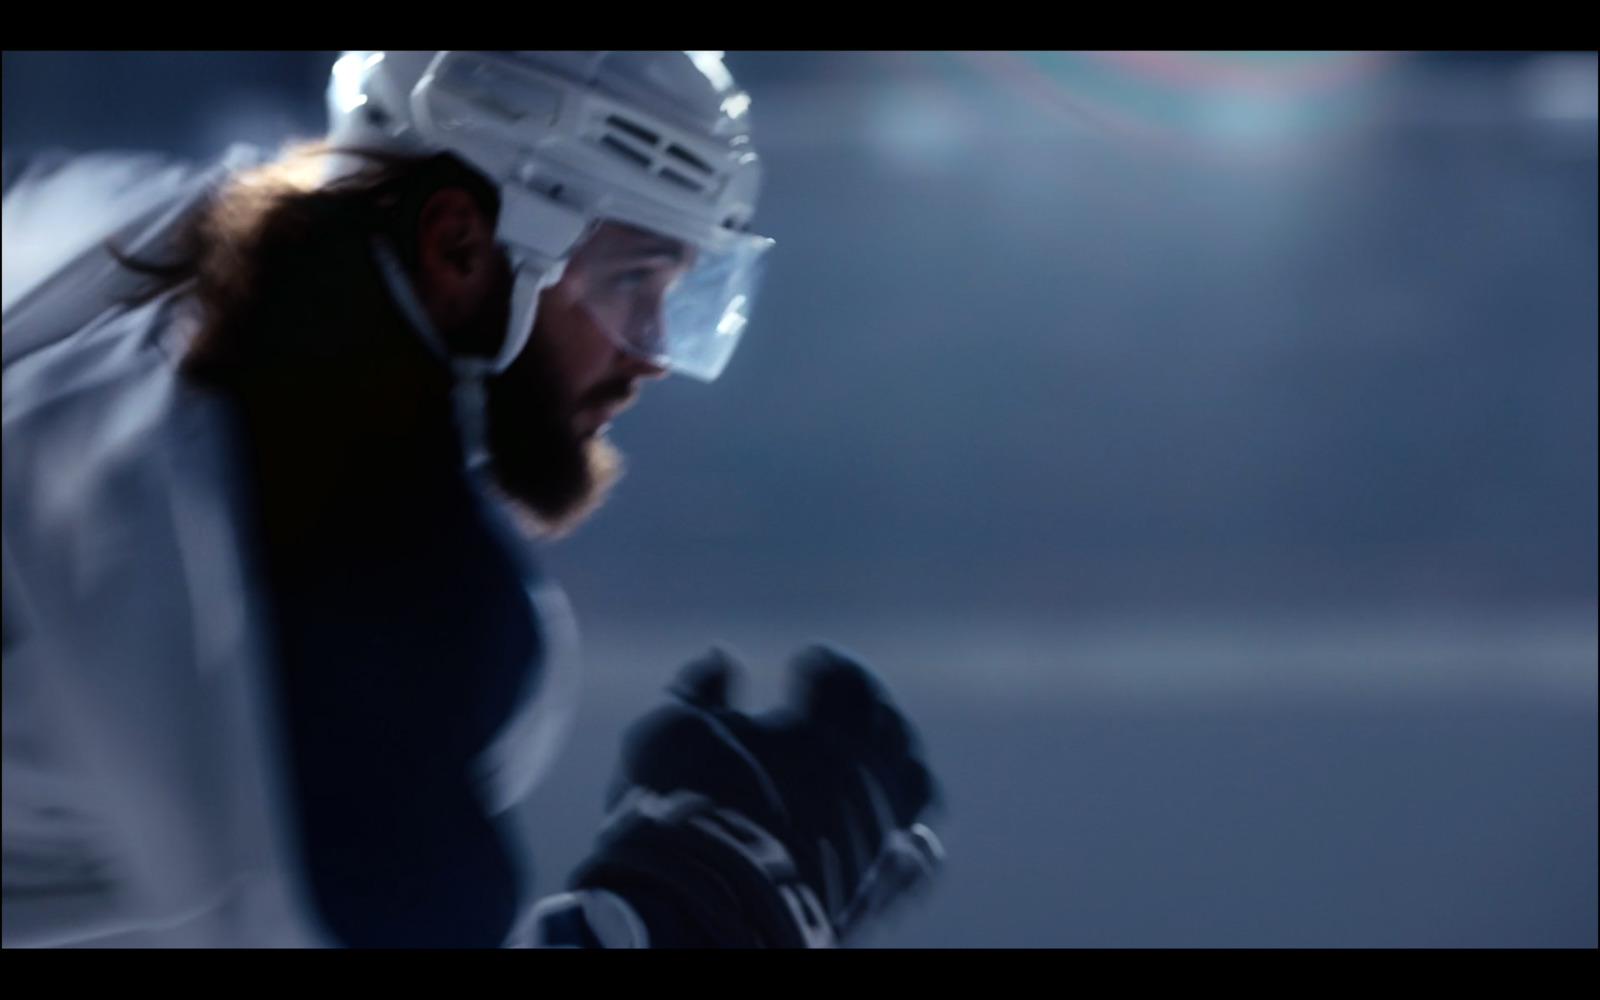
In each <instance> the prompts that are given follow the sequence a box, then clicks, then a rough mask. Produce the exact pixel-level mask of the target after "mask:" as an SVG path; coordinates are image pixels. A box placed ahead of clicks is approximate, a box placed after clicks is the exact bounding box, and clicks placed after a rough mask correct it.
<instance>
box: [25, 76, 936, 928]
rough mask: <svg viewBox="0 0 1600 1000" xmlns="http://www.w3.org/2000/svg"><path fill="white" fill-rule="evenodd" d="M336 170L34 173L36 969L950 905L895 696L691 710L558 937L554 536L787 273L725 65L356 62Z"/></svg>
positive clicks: (623, 789) (585, 507) (559, 644)
mask: <svg viewBox="0 0 1600 1000" xmlns="http://www.w3.org/2000/svg"><path fill="white" fill-rule="evenodd" d="M328 96H329V109H330V114H331V118H332V122H331V129H330V134H329V137H328V140H327V142H326V144H323V145H320V146H314V147H309V148H301V149H299V150H296V151H291V152H290V153H287V154H285V155H284V156H282V157H280V158H279V159H278V160H276V161H273V162H264V161H263V160H262V158H260V157H259V156H256V155H255V154H253V153H252V152H251V151H249V150H242V149H241V150H235V151H233V152H231V153H230V154H229V156H228V157H227V158H226V159H225V160H224V162H222V163H221V164H218V165H217V166H215V167H212V168H210V169H206V170H195V169H191V168H187V167H184V166H182V165H176V164H170V163H166V162H162V161H159V160H155V159H149V158H128V157H90V158H86V159H79V160H62V161H53V162H52V161H40V162H35V163H31V164H21V165H18V164H11V163H8V164H7V170H6V175H7V176H6V178H5V187H6V194H5V223H4V229H5V247H4V250H5V288H4V296H3V298H4V302H3V305H4V341H3V345H4V363H5V374H4V378H5V381H4V423H3V433H4V466H3V468H4V520H3V526H4V535H3V541H4V548H3V556H4V583H5V592H4V612H5V623H4V624H5V632H4V649H5V653H4V656H5V660H4V664H5V692H4V710H5V717H4V723H5V736H4V807H5V813H4V938H5V944H6V945H7V946H14V945H53V944H90V943H92V944H113V945H182V946H208V945H219V946H240V945H244V946H260V945H314V944H324V945H351V946H467V947H471V946H498V945H512V946H516V945H547V946H549V945H556V946H580V947H581V946H608V947H609V946H633V947H638V946H719V947H739V946H821V945H829V944H834V943H837V942H840V941H848V940H850V937H851V935H852V934H853V932H855V931H856V930H857V929H858V928H860V927H861V926H863V925H864V924H865V923H866V922H867V921H869V920H870V918H871V917H872V916H873V915H875V914H877V913H879V912H881V911H882V909H883V908H884V907H885V906H887V905H889V904H890V903H891V902H892V901H893V900H894V899H895V898H896V897H898V896H899V895H900V894H901V893H902V892H903V890H905V889H907V888H908V887H910V886H912V885H915V884H917V883H920V882H922V881H923V880H924V879H925V878H926V877H927V875H928V873H929V872H930V871H931V869H932V868H933V867H934V865H935V864H936V863H937V861H938V859H939V856H940V848H939V845H938V841H937V839H936V838H935V837H934V836H933V834H932V833H931V832H930V831H928V830H927V828H926V827H925V826H923V825H921V823H920V822H919V820H920V819H921V818H922V817H923V815H924V813H925V812H926V810H927V809H928V808H929V807H930V805H931V803H932V801H933V799H934V796H935V792H934V785H933V782H932V780H931V778H930V777H929V773H928V771H927V769H926V767H925V765H924V763H923V760H922V756H921V751H920V748H919V745H918V741H917V739H916V737H915V735H914V733H913V731H912V729H911V727H910V726H909V725H908V724H907V722H906V721H905V719H904V718H903V717H902V716H901V715H900V714H899V712H898V711H897V710H896V709H895V708H894V706H893V705H892V703H891V701H890V699H889V697H888V695H887V693H886V691H885V690H884V689H883V687H882V686H881V685H880V684H879V683H878V682H877V681H876V680H875V678H874V677H873V675H872V674H871V673H870V672H869V671H868V669H867V668H866V667H864V666H863V665H861V664H860V663H859V662H857V661H856V660H855V659H854V658H852V657H851V656H849V655H848V654H845V653H843V652H841V651H839V650H836V649H831V648H827V647H814V648H811V649H808V650H805V651H802V652H801V653H800V654H799V655H798V656H797V657H796V658H795V661H794V662H793V664H792V667H791V669H792V672H793V677H794V685H793V691H792V696H791V699H790V701H789V703H788V704H787V706H786V707H784V708H782V709H780V710H777V711H775V712H772V713H769V714H766V715H762V716H750V715H747V714H744V713H741V712H739V711H737V710H736V709H735V708H733V707H732V706H731V705H730V703H729V698H728V691H729V687H730V683H731V681H732V679H733V677H734V675H735V673H736V667H735V666H734V665H733V664H732V663H731V661H729V660H728V658H727V657H726V656H725V655H723V654H720V653H712V654H709V655H708V656H707V657H706V658H705V659H703V660H701V661H699V662H697V663H694V664H691V665H690V666H689V667H688V668H686V669H685V671H684V672H683V673H682V675H681V676H680V678H679V680H678V682H677V683H676V684H675V685H674V686H673V688H672V689H671V692H670V694H671V697H670V698H669V700H668V702H667V704H666V705H665V706H664V707H662V708H661V709H660V710H658V711H657V712H655V713H653V714H651V715H650V716H647V717H646V718H645V719H643V720H641V721H640V722H639V723H638V724H636V725H635V726H634V727H633V728H632V729H631V730H630V731H629V734H628V737H627V740H626V743H625V746H624V748H623V752H622V757H621V762H620V764H619V767H618V771H617V776H616V779H615V782H614V784H613V786H612V787H611V788H610V789H609V790H608V792H607V801H608V804H609V807H610V812H609V815H608V816H607V818H606V820H605V823H604V824H603V826H602V828H601V829H600V831H599V833H598V836H597V838H596V842H595V847H594V850H593V852H592V854H591V856H590V857H589V858H588V859H587V860H586V861H585V862H584V863H583V864H582V865H581V866H580V867H579V869H578V870H577V871H576V872H574V873H573V874H572V877H571V879H570V880H569V883H568V885H567V886H566V887H565V891H562V892H560V893H557V894H555V895H550V896H546V897H545V898H544V899H542V900H540V899H539V898H538V897H537V894H536V893H535V892H533V891H532V889H531V886H530V885H529V878H528V872H529V871H530V870H531V869H530V867H529V864H528V853H527V852H528V845H527V843H526V837H525V836H524V835H523V834H522V832H521V831H519V830H518V829H516V824H515V822H514V820H513V817H515V816H516V810H515V809H514V808H513V807H514V806H516V804H517V803H519V802H521V801H523V800H524V799H525V797H526V796H527V794H528V792H529V791H530V790H531V789H532V787H533V786H534V784H535V783H536V782H537V781H538V779H539V778H540V776H541V774H542V773H543V772H544V770H545V769H546V768H547V767H548V766H549V763H550V760H551V758H552V756H553V754H554V752H555V750H556V748H557V746H558V745H559V743H560V741H561V738H562V735H563V733H564V731H565V728H566V726H567V725H568V722H569V719H570V714H571V708H572V692H573V690H574V675H573V669H574V667H573V663H574V659H573V655H572V654H573V648H574V644H575V640H574V637H573V629H572V625H571V620H570V616H569V615H568V614H567V612H566V610H565V605H564V602H563V600H562V598H561V596H560V592H559V591H558V590H557V589H556V588H555V587H554V586H553V585H552V584H551V583H550V582H549V581H548V580H546V579H544V578H543V576H542V575H541V573H540V570H539V567H538V564H537V561H536V559H535V558H534V555H533V552H532V548H531V545H530V536H533V535H537V534H540V533H544V534H559V533H560V532H562V531H567V530H571V528H573V527H574V526H576V525H577V524H578V523H579V522H581V520H582V518H583V516H584V514H585V513H586V512H588V511H589V510H591V509H592V508H593V507H594V505H595V504H596V503H598V502H599V501H600V499H601V498H602V497H603V496H604V494H605V491H606V489H607V488H608V487H609V485H610V483H611V482H612V480H613V479H614V478H615V475H616V470H617V468H618V460H617V455H616V453H615V451H614V449H613V448H612V446H611V445H610V444H609V443H608V441H607V439H606V436H605V427H606V425H607V424H608V423H609V421H610V420H611V419H612V418H613V417H614V416H615V415H616V414H617V413H618V412H620V410H621V409H623V408H624V407H626V406H627V405H628V404H629V403H630V402H631V401H632V400H633V399H634V397H635V396H636V394H637V392H638V390H639V387H640V385H641V384H642V383H643V382H645V381H647V380H650V379H654V378H658V377H661V376H663V375H665V374H667V373H669V372H680V373H683V374H686V375H689V376H691V377H693V378H697V379H701V380H705V381H710V380H712V379H715V378H716V377H717V375H718V374H719V373H720V372H721V371H722V369H723V367H724V366H725V365H726V364H727V361H728V358H729V356H730V354H731V352H732V350H733V347H734V345H735V344H736V343H737V341H738V339H739V337H740V334H741V333H742V331H743V329H744V326H745V323H746V320H747V316H748V312H749V308H750V304H751V302H752V299H753V295H754V291H755V279H756V276H757V273H758V270H759V266H760V263H761V260H762V257H763V255H764V254H765V253H766V251H767V250H768V249H769V247H770V246H771V241H770V240H767V239H765V238H762V237H760V236H757V235H754V234H752V233H751V232H750V231H749V222H750V219H751V214H752V212H753V210H754V206H755V199H756V191H757V186H758V180H759V172H760V160H759V159H758V157H757V155H756V153H755V151H754V149H753V148H752V145H751V141H750V136H749V130H748V128H747V124H746V123H747V106H748V104H749V99H748V96H747V95H746V94H745V93H744V92H743V91H741V90H740V89H738V87H737V86H736V85H735V84H734V82H733V80H732V79H731V78H730V76H729V74H728V72H727V70H726V69H725V68H724V66H723V64H722V62H721V59H720V54H719V53H703V52H701V53H601V52H593V53H548V52H546V53H534V52H499V53H487V52H438V53H431V52H370V53H368V52H353V53H347V54H345V55H344V56H343V57H342V58H340V59H339V61H338V63H337V64H336V65H335V67H334V70H333V77H332V82H331V85H330V88H329V95H328Z"/></svg>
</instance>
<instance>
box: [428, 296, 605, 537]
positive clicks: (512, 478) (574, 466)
mask: <svg viewBox="0 0 1600 1000" xmlns="http://www.w3.org/2000/svg"><path fill="white" fill-rule="evenodd" d="M501 281H502V284H503V285H504V288H503V290H502V291H503V294H502V293H501V292H497V293H496V294H493V295H490V296H487V298H486V305H485V308H484V309H483V310H481V311H480V312H479V314H477V315H475V316H473V317H472V318H471V319H469V320H468V321H467V323H465V324H463V329H461V330H460V331H459V333H458V335H459V336H461V337H462V338H464V339H463V340H460V341H457V342H458V343H480V344H481V343H498V342H499V340H500V338H501V337H502V336H504V331H505V329H506V326H507V318H508V316H509V314H510V302H511V294H510V293H511V283H512V278H511V274H510V269H509V268H506V269H505V270H504V272H503V273H502V276H501ZM543 334H544V331H543V330H541V329H539V328H538V327H537V326H535V329H534V331H533V333H532V335H531V336H530V337H529V338H528V343H527V346H526V347H524V348H523V350H522V353H521V354H520V355H518V356H517V359H516V360H515V361H514V362H513V363H512V364H511V366H510V367H509V368H507V369H506V370H505V372H503V373H502V374H500V375H497V376H494V377H493V378H490V379H489V380H488V383H487V385H486V391H485V395H486V397H487V403H486V408H487V413H486V414H485V427H484V438H485V445H486V447H487V450H488V454H489V466H490V472H491V476H492V479H493V482H494V485H495V486H496V487H498V489H499V491H500V493H501V494H502V495H503V497H504V499H505V500H507V501H508V502H509V503H510V504H511V507H512V511H513V513H514V514H515V515H516V520H517V521H518V523H519V526H520V527H521V528H522V530H523V531H524V532H526V533H527V534H529V535H530V536H532V535H544V536H560V535H562V534H565V533H567V532H569V531H571V530H572V529H573V528H576V527H577V526H578V525H579V524H581V523H583V521H584V520H585V519H586V518H587V517H588V516H589V515H590V514H591V513H593V512H594V510H595V509H596V508H597V507H599V506H600V504H601V503H602V502H603V501H604V500H605V498H606V495H607V494H608V493H609V492H610V490H611V487H612V486H613V485H614V484H615V483H616V481H617V479H618V478H619V477H620V476H621V474H622V456H621V454H620V453H619V452H618V451H617V449H616V447H615V446H614V445H612V444H611V442H610V441H609V440H607V439H606V438H605V437H604V436H603V435H599V434H597V435H595V436H594V437H591V438H583V437H581V436H579V435H578V434H577V433H576V432H575V431H574V430H573V427H572V424H573V421H572V417H573V414H574V413H576V412H578V411H579V410H581V409H582V408H583V407H584V406H587V405H590V404H592V403H594V402H597V401H598V402H606V401H609V400H610V399H611V398H614V397H616V396H618V395H623V394H626V393H627V392H628V387H627V386H626V385H620V384H619V385H616V386H611V385H604V386H601V387H599V388H598V389H597V390H594V391H591V392H589V393H588V394H586V395H585V396H584V397H583V398H581V399H577V400H574V399H573V398H572V390H571V388H570V387H569V386H567V385H564V384H563V383H562V380H561V378H560V372H559V369H558V367H557V365H556V364H555V361H554V359H553V357H552V352H551V350H550V346H549V344H548V342H547V338H546V337H545V336H543ZM452 339H454V338H452Z"/></svg>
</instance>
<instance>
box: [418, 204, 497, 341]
mask: <svg viewBox="0 0 1600 1000" xmlns="http://www.w3.org/2000/svg"><path fill="white" fill-rule="evenodd" d="M497 253H498V249H497V248H496V246H495V242H494V221H493V220H492V219H489V218H488V217H487V216H486V215H485V214H484V212H483V209H482V208H481V207H480V206H479V205H478V202H477V200H476V199H474V198H473V197H472V195H471V194H469V193H468V192H467V190H466V189H465V188H461V187H445V188H440V189H439V190H438V191H435V192H434V193H433V194H431V195H429V196H428V199H427V201H425V202H423V205H422V210H421V211H420V212H419V213H418V214H417V272H418V273H417V294H418V296H419V297H420V298H421V299H422V305H423V308H425V309H427V311H428V316H429V318H430V319H432V320H433V322H434V325H435V326H437V327H439V328H440V329H450V328H453V327H455V326H457V325H459V324H460V323H461V322H462V321H463V320H464V319H466V317H468V316H470V315H472V314H473V312H474V311H475V310H477V309H478V308H479V306H480V305H481V303H482V301H483V297H484V296H485V295H487V294H489V293H490V291H491V290H492V289H493V287H494V280H493V279H494V273H495V267H494V265H495V259H496V254H497Z"/></svg>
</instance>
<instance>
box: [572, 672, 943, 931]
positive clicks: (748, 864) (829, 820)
mask: <svg viewBox="0 0 1600 1000" xmlns="http://www.w3.org/2000/svg"><path fill="white" fill-rule="evenodd" d="M737 669H738V668H737V665H736V664H735V663H734V662H733V661H732V659H731V658H730V657H728V656H727V654H725V653H722V652H721V651H713V652H712V653H710V654H708V655H707V656H706V657H704V658H702V659H700V660H697V661H695V662H693V663H691V664H689V665H688V666H687V667H686V668H684V670H683V672H682V673H681V674H680V676H679V678H678V680H677V682H676V683H675V684H674V685H673V687H672V689H671V694H672V695H673V696H674V702H673V703H672V704H669V705H668V706H666V707H664V708H661V709H658V710H657V711H655V712H653V713H651V714H650V715H647V716H645V717H644V718H643V719H641V720H640V721H639V722H638V723H636V724H635V725H634V726H633V727H632V728H631V729H630V730H629V731H628V734H627V736H626V740H625V744H624V749H623V754H622V761H621V766H620V768H619V770H618V774H617V777H616V780H615V781H614V783H613V785H612V787H611V789H610V790H609V793H608V805H609V807H610V809H611V813H610V816H609V818H608V820H607V822H606V826H605V827H604V829H603V830H602V832H601V837H600V843H599V846H598V848H597V849H596V851H595V854H594V855H593V856H592V857H591V858H590V860H589V861H588V862H586V863H585V864H584V865H583V866H582V867H580V868H579V870H578V871H577V872H576V873H575V874H574V876H573V880H572V888H573V889H605V890H609V891H611V892H614V893H616V894H617V895H619V896H621V897H622V898H624V899H626V900H628V901H629V902H630V903H632V904H633V905H634V908H635V909H636V910H638V911H639V913H640V914H641V915H642V916H643V920H644V923H645V925H646V927H647V928H648V929H649V933H650V936H651V938H652V939H653V940H659V939H662V938H663V937H665V938H667V939H669V940H672V941H675V942H676V943H687V944H702V945H715V946H732V947H740V946H754V947H826V946H829V945H833V944H836V943H841V942H847V941H848V940H849V938H850V936H851V934H852V932H853V931H856V930H857V929H859V928H860V927H861V926H862V925H863V922H864V921H865V920H867V918H869V917H871V916H873V915H875V914H878V913H880V912H882V911H883V910H884V909H885V907H887V906H888V905H889V904H890V903H891V902H892V901H893V900H895V899H897V898H899V897H901V896H902V895H904V894H905V893H906V891H907V890H909V889H912V888H913V887H916V886H918V885H920V884H923V883H925V882H926V881H927V879H928V877H929V875H931V874H932V872H933V870H934V868H935V867H936V866H937V865H938V863H939V861H940V860H941V859H942V857H943V849H942V848H941V846H940V844H939V841H938V839H937V838H936V837H935V836H934V835H933V833H932V831H931V830H929V829H928V828H927V827H925V826H923V825H922V824H921V823H920V822H918V821H919V819H921V818H922V817H923V815H924V814H925V813H926V812H927V811H928V809H929V808H930V807H931V806H932V805H933V804H934V802H935V799H936V797H937V792H936V789H935V786H934V782H933V780H932V778H931V776H930V775H929V772H928V769H927V767H926V765H925V764H924V763H923V759H922V753H921V749H920V747H919V745H918V740H917V738H916V735H915V733H914V732H913V731H912V729H911V727H910V725H908V724H907V722H906V720H905V718H904V717H903V716H901V714H900V713H899V712H898V711H897V710H896V709H895V707H894V706H893V704H891V702H890V700H889V695H888V692H887V691H886V690H885V689H884V688H883V686H882V685H881V684H880V683H879V682H878V681H877V679H876V678H875V677H874V676H873V675H872V673H871V672H870V671H869V670H867V668H865V667H864V666H862V665H861V664H859V663H857V662H856V661H855V660H853V659H851V658H850V657H849V656H847V655H845V654H843V653H841V652H839V651H838V650H835V649H831V648H828V647H823V646H813V647H810V648H808V649H806V650H804V651H803V652H801V653H800V654H799V655H798V656H796V657H795V659H794V661H793V663H792V664H791V672H792V688H791V692H790V698H789V702H788V704H787V705H785V706H784V707H783V708H780V709H777V710H775V711H772V712H769V713H766V714H764V715H761V716H756V717H751V716H748V715H744V714H742V713H740V712H738V711H736V710H734V709H732V708H730V707H729V703H728V694H729V688H730V686H731V684H732V683H733V681H734V679H735V674H736V671H737ZM685 923H687V925H688V926H687V928H685V926H684V924H685ZM673 925H676V926H673ZM663 943H665V942H663Z"/></svg>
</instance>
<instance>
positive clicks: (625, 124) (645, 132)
mask: <svg viewBox="0 0 1600 1000" xmlns="http://www.w3.org/2000/svg"><path fill="white" fill-rule="evenodd" d="M606 124H607V125H610V126H611V127H612V128H614V129H616V130H617V131H619V132H624V133H626V134H628V135H630V136H632V137H633V138H635V139H637V140H639V141H640V142H642V143H644V144H645V145H648V146H654V145H656V144H657V143H659V142H660V141H661V137H660V136H658V135H656V134H655V133H654V132H652V131H650V130H649V129H647V128H645V127H644V126H642V125H637V124H635V123H633V122H630V121H628V119H626V118H623V117H620V116H618V115H607V116H606Z"/></svg>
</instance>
